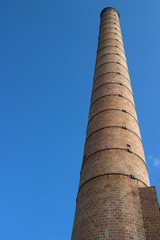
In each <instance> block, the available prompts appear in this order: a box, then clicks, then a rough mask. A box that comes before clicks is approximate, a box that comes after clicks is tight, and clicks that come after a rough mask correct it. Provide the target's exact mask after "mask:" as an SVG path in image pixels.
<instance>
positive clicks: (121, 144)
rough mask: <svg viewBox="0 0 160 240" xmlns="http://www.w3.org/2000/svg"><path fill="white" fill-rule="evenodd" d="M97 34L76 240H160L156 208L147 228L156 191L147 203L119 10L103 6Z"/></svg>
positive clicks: (76, 220)
mask: <svg viewBox="0 0 160 240" xmlns="http://www.w3.org/2000/svg"><path fill="white" fill-rule="evenodd" d="M98 39H99V42H98V48H97V57H96V65H95V73H94V78H93V88H92V95H91V103H90V110H89V119H88V126H87V133H86V141H85V146H84V156H83V162H82V168H81V174H80V183H79V190H78V195H77V204H76V211H75V218H74V225H73V232H72V240H99V239H101V240H106V239H111V240H114V239H119V240H121V239H135V240H136V239H141V240H144V239H148V240H149V239H155V240H158V239H160V238H159V237H160V236H159V234H160V227H158V226H159V224H160V222H158V221H160V217H159V215H158V214H159V213H158V210H157V209H156V207H155V208H154V211H155V212H156V211H157V212H156V214H157V215H156V216H157V217H156V221H157V222H156V224H154V227H152V230H146V229H145V228H148V226H150V224H151V223H148V221H147V220H146V216H148V215H147V213H146V211H148V210H147V207H148V208H150V207H151V200H153V198H154V194H155V193H152V192H153V191H150V192H151V197H150V200H148V202H147V203H146V202H145V200H144V196H145V197H147V193H149V190H148V189H150V188H149V186H150V183H149V178H148V171H147V166H146V162H145V156H144V151H143V145H142V140H141V135H140V131H139V124H138V120H137V114H136V107H135V103H134V98H133V93H132V88H131V83H130V77H129V71H128V66H127V61H126V56H125V51H124V46H123V40H122V34H121V29H120V24H119V15H118V12H117V10H116V9H114V8H106V9H104V10H103V11H102V13H101V24H100V29H99V38H98ZM139 189H140V190H139ZM151 190H152V189H151ZM147 191H148V192H147ZM143 204H144V205H143ZM147 204H150V205H147ZM156 204H158V202H157V200H155V205H156ZM156 206H157V205H156ZM152 213H153V211H150V212H149V219H151V220H152V221H153V219H154V216H151V215H152ZM156 228H157V229H156ZM154 229H156V230H155V232H154V235H153V231H154ZM152 236H153V238H149V237H152Z"/></svg>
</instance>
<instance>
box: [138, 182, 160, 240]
mask: <svg viewBox="0 0 160 240" xmlns="http://www.w3.org/2000/svg"><path fill="white" fill-rule="evenodd" d="M139 195H140V199H141V205H142V213H143V221H144V228H145V233H146V240H150V239H151V240H160V211H159V204H158V200H157V193H156V189H155V187H148V188H140V189H139Z"/></svg>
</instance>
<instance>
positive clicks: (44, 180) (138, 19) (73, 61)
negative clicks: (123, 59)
mask: <svg viewBox="0 0 160 240" xmlns="http://www.w3.org/2000/svg"><path fill="white" fill-rule="evenodd" d="M107 6H113V7H116V8H117V9H118V11H119V12H120V23H121V28H122V34H123V40H124V46H125V51H126V56H127V61H128V67H129V71H130V77H131V81H132V88H133V92H134V98H135V103H136V109H137V113H138V119H139V125H140V130H141V135H142V140H143V145H144V151H145V156H146V161H147V165H148V171H149V176H150V181H151V185H153V186H156V188H157V193H158V196H159V200H160V141H159V138H160V107H159V103H160V44H159V43H160V27H159V26H160V15H159V12H160V1H159V0H154V1H153V0H150V1H147V0H141V1H140V0H134V1H128V0H120V1H104V0H99V1H95V0H81V1H75V0H68V1H64V0H61V1H60V0H59V1H58V0H55V1H53V0H45V1H42V0H14V1H12V0H10V1H9V0H1V1H0V29H1V37H0V56H1V57H0V79H1V80H0V81H1V84H0V239H1V240H28V239H29V240H70V237H71V232H72V225H73V218H74V211H75V203H76V195H77V190H78V183H79V174H80V168H81V162H82V155H83V146H84V141H85V131H86V126H87V119H88V112H89V102H90V96H91V89H92V80H93V74H94V65H95V58H96V49H97V41H98V29H99V20H100V17H99V15H100V12H101V10H102V9H103V8H104V7H107Z"/></svg>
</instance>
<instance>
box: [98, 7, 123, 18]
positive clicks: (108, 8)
mask: <svg viewBox="0 0 160 240" xmlns="http://www.w3.org/2000/svg"><path fill="white" fill-rule="evenodd" d="M110 10H113V11H114V12H116V13H117V14H118V17H120V15H119V12H118V10H117V9H116V8H114V7H106V8H104V9H103V10H102V12H101V14H100V17H102V14H103V13H104V12H105V11H110Z"/></svg>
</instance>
